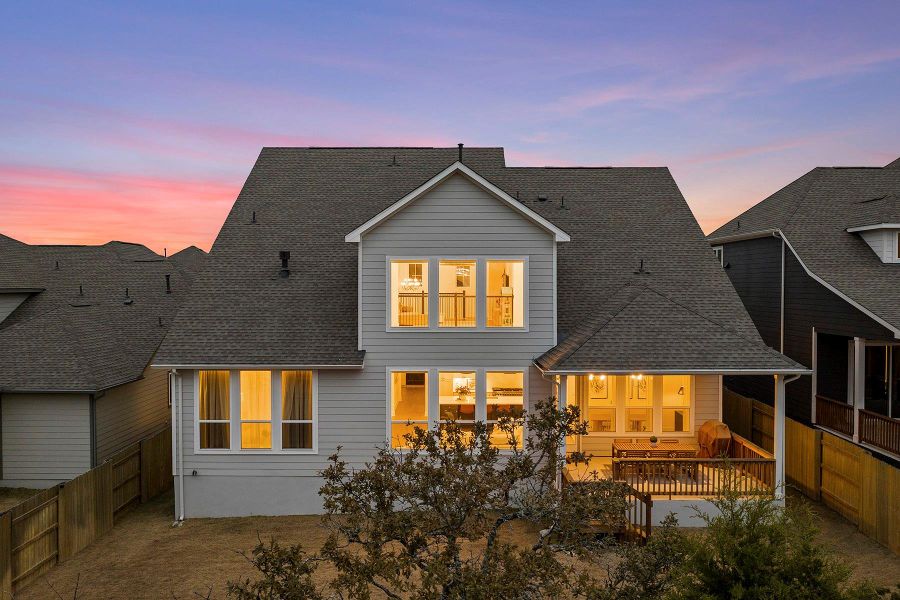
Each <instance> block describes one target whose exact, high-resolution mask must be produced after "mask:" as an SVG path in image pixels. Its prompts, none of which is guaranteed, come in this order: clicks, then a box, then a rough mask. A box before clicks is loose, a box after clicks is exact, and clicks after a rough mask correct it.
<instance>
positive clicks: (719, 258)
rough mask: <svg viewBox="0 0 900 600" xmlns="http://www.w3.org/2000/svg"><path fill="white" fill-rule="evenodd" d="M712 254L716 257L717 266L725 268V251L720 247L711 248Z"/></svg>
mask: <svg viewBox="0 0 900 600" xmlns="http://www.w3.org/2000/svg"><path fill="white" fill-rule="evenodd" d="M713 253H714V254H715V255H716V260H717V261H719V264H720V265H722V266H725V250H724V249H723V247H722V246H713Z"/></svg>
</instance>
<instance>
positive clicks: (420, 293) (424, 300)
mask: <svg viewBox="0 0 900 600" xmlns="http://www.w3.org/2000/svg"><path fill="white" fill-rule="evenodd" d="M391 326H392V327H428V262H427V261H410V260H394V261H391Z"/></svg>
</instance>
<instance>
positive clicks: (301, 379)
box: [281, 371, 313, 450]
mask: <svg viewBox="0 0 900 600" xmlns="http://www.w3.org/2000/svg"><path fill="white" fill-rule="evenodd" d="M281 447H282V448H284V449H288V450H298V449H304V448H305V449H311V448H312V447H313V373H312V371H282V372H281Z"/></svg>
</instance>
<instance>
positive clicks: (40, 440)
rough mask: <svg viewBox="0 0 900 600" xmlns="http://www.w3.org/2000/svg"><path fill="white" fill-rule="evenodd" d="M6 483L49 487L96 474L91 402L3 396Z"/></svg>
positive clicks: (45, 396) (72, 397) (63, 397)
mask: <svg viewBox="0 0 900 600" xmlns="http://www.w3.org/2000/svg"><path fill="white" fill-rule="evenodd" d="M0 400H2V407H0V410H2V421H3V423H2V428H3V431H2V433H3V437H2V439H3V483H4V485H15V486H25V487H27V486H36V487H41V486H49V485H51V484H53V483H55V482H59V481H66V480H68V479H72V478H73V477H76V476H77V475H80V474H81V473H84V472H85V471H87V470H88V469H90V468H91V426H90V397H89V396H87V395H84V394H3V395H2V396H0Z"/></svg>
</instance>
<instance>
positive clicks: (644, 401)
mask: <svg viewBox="0 0 900 600" xmlns="http://www.w3.org/2000/svg"><path fill="white" fill-rule="evenodd" d="M625 381H626V383H627V385H628V391H627V393H626V395H625V406H652V405H653V398H652V397H651V390H652V389H653V385H652V384H653V378H652V377H649V376H647V375H629V376H628V377H627V378H626V379H625Z"/></svg>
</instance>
